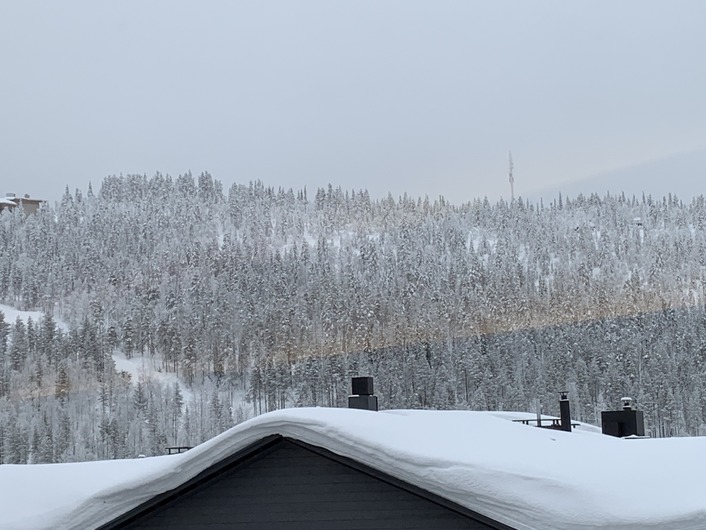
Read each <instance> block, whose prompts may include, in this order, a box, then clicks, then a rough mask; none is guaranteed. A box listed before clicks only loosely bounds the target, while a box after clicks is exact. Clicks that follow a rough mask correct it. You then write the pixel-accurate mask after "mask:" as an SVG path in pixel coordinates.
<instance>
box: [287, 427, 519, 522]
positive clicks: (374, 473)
mask: <svg viewBox="0 0 706 530" xmlns="http://www.w3.org/2000/svg"><path fill="white" fill-rule="evenodd" d="M284 440H286V441H288V442H291V443H293V444H295V445H298V446H300V447H302V448H304V449H308V450H309V451H312V452H314V453H317V454H319V455H321V456H323V457H325V458H329V459H331V460H335V461H336V462H338V463H340V464H343V465H345V466H347V467H350V468H352V469H355V470H356V471H358V472H360V473H364V474H366V475H369V476H371V477H373V478H376V479H378V480H381V481H383V482H387V483H388V484H391V485H393V486H396V487H398V488H400V489H403V490H405V491H407V492H408V493H411V494H413V495H417V496H418V497H422V498H424V499H426V500H428V501H431V502H433V503H435V504H438V505H440V506H443V507H444V508H447V509H449V510H453V511H455V512H457V513H460V514H461V515H464V516H465V517H470V518H471V519H475V520H477V521H479V522H482V523H484V524H486V525H488V526H490V527H491V528H495V529H497V530H515V529H514V528H513V527H512V526H508V525H506V524H504V523H501V522H500V521H496V520H495V519H491V518H490V517H487V516H485V515H483V514H481V513H478V512H475V511H473V510H471V509H469V508H466V507H464V506H461V505H460V504H457V503H455V502H453V501H451V500H449V499H446V498H444V497H441V496H439V495H437V494H435V493H432V492H430V491H428V490H425V489H424V488H420V487H418V486H415V485H414V484H410V483H409V482H405V481H404V480H402V479H398V478H395V477H393V476H391V475H388V474H387V473H384V472H382V471H379V470H377V469H374V468H372V467H370V466H368V465H366V464H363V463H361V462H358V461H357V460H353V459H351V458H348V457H345V456H341V455H338V454H336V453H334V452H332V451H329V450H328V449H324V448H323V447H318V446H316V445H310V444H308V443H306V442H302V441H300V440H295V439H293V438H289V437H284Z"/></svg>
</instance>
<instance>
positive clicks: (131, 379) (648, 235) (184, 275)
mask: <svg viewBox="0 0 706 530" xmlns="http://www.w3.org/2000/svg"><path fill="white" fill-rule="evenodd" d="M0 244H1V245H2V248H3V249H4V251H3V253H2V254H1V255H0V301H1V302H2V303H4V304H8V305H12V306H14V307H17V308H18V309H22V310H41V311H43V312H44V316H43V317H41V318H39V319H37V320H36V321H35V320H29V321H26V322H23V321H22V320H20V319H18V320H16V321H5V320H4V319H3V321H0V354H1V356H2V360H3V361H2V363H0V376H1V377H0V462H5V463H21V462H53V461H72V460H82V459H94V458H115V457H125V456H134V455H136V454H139V453H143V454H162V453H163V452H164V447H165V446H167V445H194V444H196V443H199V442H201V441H203V440H205V439H207V438H209V437H211V436H213V435H215V434H217V433H218V432H221V431H223V430H224V429H226V428H227V427H228V426H230V425H232V424H233V423H234V422H237V421H240V420H242V419H244V418H246V417H248V416H251V415H253V414H258V413H261V412H265V411H268V410H273V409H276V408H281V407H285V406H297V405H321V406H344V405H345V403H346V400H347V395H348V392H349V380H350V377H351V376H352V375H372V376H374V377H375V378H376V393H377V394H378V396H379V398H380V402H381V405H382V406H383V407H384V408H395V407H411V408H418V407H425V408H443V409H447V408H448V409H455V408H471V409H505V410H533V407H534V404H535V403H536V400H540V401H541V402H542V404H543V407H544V410H545V411H546V412H556V392H557V391H559V390H565V389H568V390H569V395H570V398H571V400H572V406H573V413H574V417H575V419H579V420H584V421H589V422H593V423H597V422H598V417H599V412H600V410H602V409H606V408H614V407H615V406H617V405H618V401H619V398H620V397H622V396H623V395H631V396H632V397H633V398H635V399H636V401H637V405H638V407H640V408H642V409H644V410H645V413H646V419H647V423H648V430H650V432H651V433H652V434H653V435H675V434H698V433H703V432H704V429H705V428H706V425H705V424H704V418H705V417H706V408H705V407H704V405H705V404H706V400H705V399H704V398H706V366H705V365H704V363H705V361H706V339H704V338H703V337H705V336H706V313H705V312H704V300H705V299H706V297H705V295H706V293H705V292H704V275H705V274H706V269H705V268H704V267H706V200H704V198H703V197H699V198H697V199H695V200H694V201H692V202H690V203H688V204H684V203H682V202H681V201H679V200H678V199H677V198H676V197H671V196H670V197H665V198H662V197H660V198H652V197H649V196H648V197H644V196H641V197H625V196H605V197H599V196H597V195H592V196H588V197H586V196H579V197H578V198H571V199H567V198H557V200H555V201H553V202H552V203H550V204H544V205H541V204H540V205H538V204H530V203H528V202H526V201H523V200H522V199H519V200H517V201H515V202H514V203H512V204H509V203H507V202H499V203H496V204H491V203H489V202H488V201H487V200H476V201H474V202H472V203H467V204H463V205H454V204H451V203H449V202H447V201H446V200H444V199H442V198H439V199H438V200H430V199H417V198H411V197H401V198H393V197H391V196H389V197H388V198H386V199H383V200H373V199H371V198H370V196H369V194H368V193H367V192H366V191H365V190H362V191H361V190H342V189H340V188H333V187H331V186H329V187H328V188H322V189H318V190H304V189H302V190H284V189H273V188H269V187H266V186H265V185H263V184H262V183H260V182H252V183H249V184H244V185H239V184H235V185H233V186H232V187H231V188H230V189H229V190H224V189H223V186H222V185H221V183H220V182H219V181H218V180H215V179H213V178H212V177H211V176H210V175H209V174H207V173H203V174H201V175H200V176H198V177H197V178H194V177H193V176H192V175H191V174H186V175H181V176H179V177H176V178H172V177H169V176H164V175H160V174H157V175H155V176H154V177H152V178H147V177H145V176H138V175H131V176H125V177H122V176H120V177H115V176H113V177H108V178H106V179H105V180H104V181H103V183H102V185H101V187H100V190H99V191H98V192H97V193H94V191H93V190H92V189H90V188H89V189H88V190H87V191H86V192H81V191H78V190H77V191H76V192H75V193H70V192H69V191H68V190H67V192H66V194H65V195H64V197H63V198H62V200H61V201H60V202H59V203H58V204H57V205H56V208H52V207H50V206H48V207H46V208H44V209H43V210H40V212H39V213H37V214H36V215H30V216H25V215H24V214H23V213H22V212H21V211H20V210H19V209H16V210H15V211H4V212H2V214H0ZM57 321H62V322H65V323H66V324H67V328H68V329H62V328H61V327H59V326H57ZM124 358H127V359H133V360H134V359H143V360H144V361H143V362H144V365H145V366H149V367H156V369H157V370H159V371H161V374H160V375H163V374H167V373H174V374H176V378H175V379H178V381H180V383H179V384H178V385H175V384H165V383H164V378H160V377H156V374H154V373H151V372H150V371H149V370H145V371H144V372H143V373H141V374H140V375H139V376H135V375H134V374H130V373H127V372H125V371H119V370H116V368H115V360H116V359H124Z"/></svg>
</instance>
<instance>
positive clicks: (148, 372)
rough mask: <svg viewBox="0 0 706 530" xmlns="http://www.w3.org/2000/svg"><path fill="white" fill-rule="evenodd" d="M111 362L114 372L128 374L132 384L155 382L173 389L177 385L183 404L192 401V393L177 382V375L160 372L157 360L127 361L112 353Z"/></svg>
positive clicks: (142, 358) (141, 357) (138, 357)
mask: <svg viewBox="0 0 706 530" xmlns="http://www.w3.org/2000/svg"><path fill="white" fill-rule="evenodd" d="M113 361H114V362H115V370H116V371H118V372H122V371H124V372H127V373H129V374H130V377H131V380H132V382H133V384H137V382H138V381H142V382H147V381H157V382H158V383H160V384H161V385H162V386H171V387H173V386H174V385H176V384H177V383H179V391H180V392H181V395H182V398H183V399H184V402H185V403H189V402H191V401H193V400H194V395H193V393H192V392H191V391H190V390H189V389H188V387H187V386H186V385H185V384H184V383H183V382H181V381H179V377H178V376H177V374H175V373H173V372H163V371H162V370H161V367H160V365H161V361H160V360H159V359H157V358H153V359H150V358H149V357H144V356H137V357H132V358H130V359H127V358H126V357H125V355H123V354H122V353H120V352H116V353H113Z"/></svg>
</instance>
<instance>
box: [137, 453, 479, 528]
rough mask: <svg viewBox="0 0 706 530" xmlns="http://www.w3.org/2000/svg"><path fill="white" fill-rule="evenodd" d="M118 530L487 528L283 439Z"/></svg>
mask: <svg viewBox="0 0 706 530" xmlns="http://www.w3.org/2000/svg"><path fill="white" fill-rule="evenodd" d="M123 528H130V529H160V528H161V529H165V528H170V529H172V528H173V529H187V528H188V529H198V528H205V529H211V528H212V529H216V528H218V529H226V528H228V529H238V530H245V529H247V530H251V529H272V530H285V529H286V530H295V529H297V530H333V529H349V530H350V529H385V528H406V529H419V530H430V529H449V530H451V529H461V528H464V529H469V528H470V529H476V530H477V529H488V528H492V527H491V526H488V525H486V524H484V523H482V522H479V521H475V520H472V519H470V518H468V517H467V516H465V515H462V514H460V513H458V512H455V511H453V510H451V509H449V508H447V507H444V506H441V505H439V504H436V503H435V502H432V501H430V500H428V499H426V498H423V497H420V496H418V495H415V494H414V493H410V492H408V491H405V490H403V489H402V488H399V487H397V486H395V485H392V484H389V483H387V482H384V481H383V480H380V479H378V478H375V477H372V476H370V475H367V474H365V473H362V472H360V471H358V470H355V469H352V468H350V467H348V466H347V465H344V464H342V463H340V462H337V461H334V460H332V459H330V458H327V457H325V456H322V455H320V454H317V453H316V452H314V451H312V450H310V449H308V448H305V447H302V446H300V445H298V444H295V443H292V442H289V441H286V440H282V441H281V442H280V443H277V444H276V445H275V446H274V447H272V448H270V449H268V450H267V451H266V452H265V453H264V454H263V455H261V456H259V457H258V458H255V459H253V460H251V461H249V462H246V463H244V464H240V465H238V466H236V467H235V468H232V469H230V470H228V471H226V472H225V473H223V474H222V475H221V476H219V477H218V478H216V479H213V480H211V481H209V482H207V483H206V484H204V485H202V486H200V487H199V488H197V489H195V490H193V491H190V492H188V493H186V494H185V495H183V496H180V497H178V498H176V499H174V500H172V501H171V502H169V503H168V504H167V505H165V506H162V507H160V508H158V509H156V510H155V511H154V512H152V513H149V514H146V515H143V516H142V518H141V519H139V520H137V521H134V522H132V523H129V524H128V525H126V526H124V527H123Z"/></svg>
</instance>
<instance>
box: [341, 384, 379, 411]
mask: <svg viewBox="0 0 706 530" xmlns="http://www.w3.org/2000/svg"><path fill="white" fill-rule="evenodd" d="M351 386H352V391H353V392H352V394H353V395H351V396H348V408H349V409H361V410H372V411H377V410H378V398H377V396H375V395H373V394H374V391H373V378H372V377H354V378H353V379H352V380H351Z"/></svg>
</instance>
